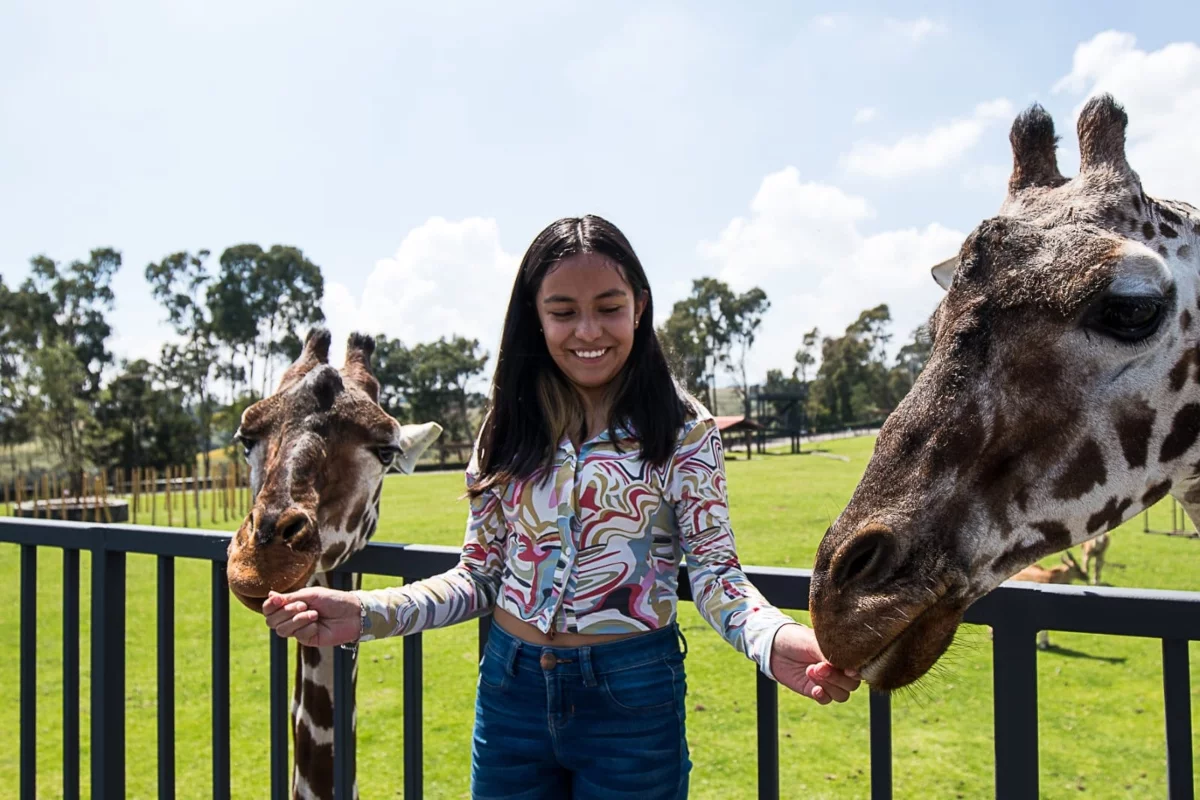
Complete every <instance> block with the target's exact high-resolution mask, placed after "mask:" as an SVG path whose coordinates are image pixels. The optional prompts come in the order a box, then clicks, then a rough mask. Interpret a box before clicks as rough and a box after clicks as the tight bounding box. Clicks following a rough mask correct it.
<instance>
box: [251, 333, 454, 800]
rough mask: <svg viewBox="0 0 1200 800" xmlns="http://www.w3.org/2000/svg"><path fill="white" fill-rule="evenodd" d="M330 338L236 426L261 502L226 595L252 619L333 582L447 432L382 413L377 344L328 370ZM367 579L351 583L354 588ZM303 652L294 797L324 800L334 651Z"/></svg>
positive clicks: (355, 339)
mask: <svg viewBox="0 0 1200 800" xmlns="http://www.w3.org/2000/svg"><path fill="white" fill-rule="evenodd" d="M329 340H330V337H329V332H328V331H326V330H324V329H316V330H313V331H312V332H310V333H309V335H308V338H307V339H306V341H305V343H304V352H302V353H301V354H300V357H299V358H298V359H297V360H296V361H295V363H293V364H292V365H291V366H290V367H289V368H288V369H287V371H286V372H285V373H284V375H283V378H282V379H281V380H280V382H279V387H278V388H277V389H276V390H275V393H274V394H273V395H271V396H270V397H267V398H264V399H263V400H260V401H259V402H257V403H255V404H254V405H252V406H250V407H249V408H247V409H246V411H245V413H243V414H242V421H241V426H240V427H239V428H238V432H237V439H238V440H239V441H240V442H241V444H242V446H243V448H244V449H245V453H246V460H247V461H248V462H249V464H250V484H251V490H252V492H253V494H254V503H253V507H252V508H251V509H250V514H249V516H247V517H246V520H245V521H244V522H243V523H242V526H241V528H239V529H238V532H237V533H236V534H235V535H234V537H233V540H232V541H231V542H230V545H229V567H228V576H229V588H230V589H231V590H232V592H233V594H234V595H235V596H236V597H237V598H238V599H239V600H241V601H242V602H243V603H244V604H245V605H246V606H248V607H249V608H251V609H253V610H254V611H259V612H261V611H262V604H263V601H264V600H265V599H266V597H267V592H268V590H274V591H277V592H290V591H294V590H296V589H299V588H301V587H303V586H328V585H329V583H328V580H327V576H326V573H327V572H328V571H330V570H332V569H334V568H335V567H337V566H338V565H339V564H341V563H343V562H344V561H346V559H348V558H349V557H350V556H351V555H352V554H353V553H355V552H357V551H359V550H361V549H362V548H363V547H364V546H366V544H367V542H368V541H369V540H370V538H371V536H372V535H373V534H374V533H375V526H376V524H377V523H378V521H379V500H380V497H381V495H382V493H383V478H384V475H386V474H387V472H388V471H389V470H390V469H392V468H398V469H400V470H401V471H402V472H411V471H412V469H413V466H414V465H415V464H416V461H417V459H418V458H419V457H420V455H421V453H422V452H424V451H425V449H426V448H428V447H429V445H430V444H432V443H433V441H434V440H435V439H436V438H437V437H438V435H439V434H440V433H441V431H442V429H441V426H439V425H437V424H436V423H432V422H429V423H425V424H423V425H401V424H400V423H398V422H396V420H394V419H392V417H390V416H389V415H388V414H387V413H385V412H384V410H383V409H382V408H380V406H379V381H378V380H376V378H375V376H374V375H373V374H372V372H371V364H370V361H371V354H372V352H373V351H374V349H375V342H374V340H373V339H371V338H370V337H368V336H361V335H359V334H353V335H351V336H350V340H349V343H348V344H347V348H346V361H345V364H344V366H343V367H342V369H341V370H340V371H339V370H337V369H335V368H334V367H332V366H330V365H329V363H328V360H329ZM359 579H360V576H358V575H354V576H352V580H353V584H354V586H355V588H358V585H359ZM297 646H298V653H297V658H296V685H295V687H294V691H293V695H292V724H293V751H294V758H295V766H294V767H293V770H292V797H293V798H297V799H299V798H305V799H306V800H308V799H313V800H328V798H332V797H333V711H332V709H333V650H332V648H328V647H322V648H317V647H305V646H303V645H297ZM357 676H358V665H357V662H356V663H355V666H354V670H353V679H354V680H355V681H356V680H357ZM351 697H353V692H352V693H351ZM351 719H352V725H353V723H354V722H356V721H357V720H356V718H355V717H354V716H353V715H352V717H351ZM352 730H353V729H352ZM357 796H358V789H357V786H356V787H355V797H357Z"/></svg>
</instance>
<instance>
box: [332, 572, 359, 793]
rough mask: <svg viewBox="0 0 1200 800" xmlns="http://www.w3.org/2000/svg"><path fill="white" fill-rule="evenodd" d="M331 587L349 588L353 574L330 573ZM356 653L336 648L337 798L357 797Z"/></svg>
mask: <svg viewBox="0 0 1200 800" xmlns="http://www.w3.org/2000/svg"><path fill="white" fill-rule="evenodd" d="M329 584H330V588H333V589H340V590H342V591H347V590H349V589H350V575H349V574H348V573H345V572H343V573H337V574H334V575H331V576H330V580H329ZM353 673H354V655H353V654H352V653H351V652H350V651H349V650H344V649H342V648H341V647H335V648H333V698H332V700H333V796H334V797H335V798H338V800H352V798H353V797H354V732H353V730H352V729H351V723H352V721H353V719H352V716H351V714H352V712H347V709H352V708H353V706H354V683H353V680H354V674H353Z"/></svg>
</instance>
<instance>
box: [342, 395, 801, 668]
mask: <svg viewBox="0 0 1200 800" xmlns="http://www.w3.org/2000/svg"><path fill="white" fill-rule="evenodd" d="M617 439H618V440H619V445H620V446H619V447H618V446H614V442H613V440H612V438H611V437H610V435H609V433H608V432H607V431H605V432H603V433H601V434H599V435H598V436H596V437H595V438H593V439H591V440H589V441H587V442H585V443H584V444H583V446H582V447H581V448H580V450H579V452H576V450H575V447H574V446H573V445H572V443H571V442H570V440H569V439H566V440H564V441H563V442H562V443H561V444H559V446H558V449H557V450H556V452H555V456H554V463H553V467H552V468H550V469H549V470H548V471H547V470H543V471H541V473H540V474H537V475H535V476H533V477H532V478H530V479H528V480H525V481H521V482H518V483H516V484H513V485H509V486H507V487H506V488H503V489H497V490H494V491H490V492H486V493H484V494H483V495H481V496H479V497H477V498H474V499H473V500H472V501H471V509H470V515H469V517H468V520H467V531H466V540H465V542H464V543H463V549H462V556H461V558H460V561H459V564H458V566H456V567H455V568H454V569H452V570H449V571H448V572H445V573H443V574H441V575H435V576H433V577H431V578H426V579H425V580H422V581H417V582H414V583H411V584H406V585H404V586H400V587H395V588H389V589H379V590H374V591H359V592H355V594H356V595H357V596H358V598H359V599H360V600H361V602H362V604H363V609H364V610H365V612H366V616H367V623H366V632H365V633H364V635H363V637H362V639H363V640H364V641H367V640H370V639H377V638H381V637H385V636H399V635H404V634H409V633H416V632H417V631H421V630H425V629H428V628H438V627H442V626H445V625H452V624H454V623H456V622H461V621H463V620H468V619H472V618H474V617H478V616H482V615H483V614H486V613H488V612H490V611H491V610H492V609H493V608H494V607H496V606H498V607H500V608H503V609H504V610H505V611H508V612H509V613H511V614H513V615H514V616H516V617H517V618H519V619H522V620H524V621H526V622H528V623H531V624H533V625H535V626H537V628H538V630H540V631H542V632H544V633H550V632H551V631H569V632H571V633H582V634H611V633H628V632H632V631H652V630H657V629H659V628H662V627H664V626H666V625H669V624H671V623H672V622H673V621H674V620H675V607H676V602H677V588H678V587H677V584H678V574H679V573H678V570H679V564H680V561H681V558H682V559H684V560H686V563H687V567H688V578H689V581H690V583H691V586H692V597H693V598H694V599H695V603H696V607H697V608H698V609H699V611H700V614H701V615H702V616H703V617H704V618H705V620H707V621H708V623H709V624H710V625H712V626H713V628H715V629H716V630H717V632H718V633H720V634H721V636H722V637H724V638H725V640H726V641H728V642H729V643H730V644H732V645H733V646H734V647H736V648H737V649H738V650H740V651H741V652H742V653H744V654H745V655H746V656H748V657H749V658H751V659H753V660H754V661H755V662H756V663H757V664H758V665H759V667H760V668H761V669H762V670H763V671H764V672H765V673H766V674H767V675H768V676H771V667H770V653H771V647H772V644H773V642H774V639H775V633H776V632H777V631H778V630H779V628H780V627H782V626H783V625H786V624H789V623H792V622H793V620H792V619H790V618H789V617H787V616H786V615H785V614H783V613H782V612H781V611H779V610H778V609H776V608H775V607H773V606H771V605H770V604H769V603H767V601H766V600H765V599H764V598H763V596H762V595H761V594H760V593H759V591H758V590H757V589H755V588H754V586H752V585H751V583H750V581H749V580H748V579H747V578H746V575H745V573H743V572H742V568H741V565H740V564H739V562H738V557H737V553H736V551H735V549H734V541H733V531H732V529H731V528H730V524H729V507H728V503H727V501H726V487H725V457H724V451H723V450H722V447H721V436H720V433H719V431H718V430H717V426H716V423H715V421H714V420H713V419H712V417H711V416H710V415H709V414H708V413H707V412H706V411H704V410H703V409H702V408H701V409H699V411H698V415H697V417H696V418H694V419H691V420H689V421H688V422H687V423H686V424H685V425H684V426H683V428H682V429H681V431H680V435H679V439H678V445H677V447H676V449H675V452H674V454H673V455H672V457H671V459H670V460H669V461H668V463H667V464H665V465H664V466H663V467H661V468H660V467H654V466H652V465H650V464H647V463H646V462H644V461H642V459H641V453H640V451H639V449H638V447H637V441H636V439H634V438H633V437H632V435H631V434H630V432H629V431H628V430H624V429H618V430H617ZM476 470H477V463H476V461H475V459H472V463H471V465H470V466H469V467H468V468H467V482H468V485H470V483H471V482H472V480H473V479H474V477H475V474H476ZM772 677H773V676H772Z"/></svg>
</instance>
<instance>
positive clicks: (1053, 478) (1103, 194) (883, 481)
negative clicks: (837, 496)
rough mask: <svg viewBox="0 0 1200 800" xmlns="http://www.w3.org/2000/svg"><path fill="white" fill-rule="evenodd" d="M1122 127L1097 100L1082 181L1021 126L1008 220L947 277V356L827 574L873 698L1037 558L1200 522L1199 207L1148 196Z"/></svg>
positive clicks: (926, 658) (824, 644) (838, 624)
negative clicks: (1158, 524)
mask: <svg viewBox="0 0 1200 800" xmlns="http://www.w3.org/2000/svg"><path fill="white" fill-rule="evenodd" d="M1125 128H1126V115H1125V112H1124V111H1123V110H1122V109H1121V107H1120V106H1118V105H1117V104H1116V103H1115V102H1114V101H1113V99H1112V98H1111V97H1108V96H1104V97H1098V98H1095V99H1093V100H1091V101H1089V102H1088V103H1087V104H1086V106H1085V107H1084V108H1083V110H1082V112H1081V113H1080V116H1079V121H1078V133H1079V145H1080V156H1081V164H1080V170H1079V173H1078V175H1077V176H1076V177H1074V178H1072V179H1070V180H1068V179H1066V178H1064V177H1063V176H1062V175H1061V174H1060V173H1059V171H1058V166H1057V163H1056V159H1055V145H1056V141H1057V139H1056V137H1055V134H1054V125H1053V122H1052V121H1051V119H1050V117H1049V115H1048V114H1046V112H1045V111H1043V110H1042V109H1041V108H1040V107H1037V106H1034V107H1033V108H1031V109H1029V110H1028V111H1026V112H1024V113H1023V114H1021V115H1020V116H1019V117H1018V118H1017V120H1016V122H1015V123H1014V125H1013V128H1012V133H1011V136H1010V139H1011V142H1012V146H1013V172H1012V176H1011V178H1010V179H1009V184H1008V196H1007V198H1006V199H1005V201H1004V204H1003V205H1002V206H1001V208H1000V213H999V215H998V216H996V217H993V218H992V219H989V220H986V221H984V222H983V223H982V224H980V225H979V227H978V228H976V229H975V231H974V232H972V233H971V235H970V236H969V237H968V238H967V240H966V243H965V244H964V245H963V246H962V249H961V250H960V251H959V253H958V255H957V256H956V257H955V258H952V259H950V260H949V261H947V262H944V263H942V264H939V265H938V266H936V267H934V269H933V272H934V278H935V279H936V280H937V281H938V283H939V284H941V285H942V287H943V288H944V289H946V290H947V291H946V295H945V297H944V298H943V299H942V301H941V303H940V304H939V305H938V308H937V310H936V311H935V312H934V314H933V317H932V319H931V321H930V324H931V328H932V335H933V351H932V355H931V357H930V359H929V362H928V364H927V366H926V367H925V370H924V372H923V373H922V374H921V376H920V378H919V379H918V380H917V382H916V384H915V385H914V386H913V389H912V391H911V392H910V393H909V395H908V396H907V397H906V398H905V399H904V401H903V402H902V403H901V404H900V406H899V407H898V408H897V409H896V410H895V411H894V412H893V413H892V414H891V416H889V417H888V420H887V422H886V424H885V425H884V426H883V429H882V430H881V431H880V434H879V440H878V442H877V444H876V447H875V452H874V454H873V456H872V458H871V461H870V463H869V464H868V466H867V469H866V472H865V473H864V475H863V477H862V480H861V481H860V483H859V485H858V487H857V489H856V490H855V492H854V495H853V497H852V498H851V500H850V503H849V505H848V506H847V507H846V508H845V510H844V511H843V512H842V514H841V515H840V516H839V517H838V519H837V520H836V521H835V522H834V524H833V525H832V526H831V527H830V529H829V530H828V531H827V532H826V534H825V537H824V539H823V540H822V542H821V545H820V548H819V549H818V552H817V559H816V564H815V566H814V571H813V579H812V587H811V596H810V604H811V605H810V608H811V610H812V618H813V627H814V629H815V631H816V633H817V637H818V641H819V642H820V645H821V648H822V650H823V651H824V653H825V655H826V656H827V657H828V658H829V659H830V660H831V661H832V662H833V663H834V664H835V665H837V666H839V667H842V668H854V669H858V670H859V671H860V672H861V673H862V675H863V676H864V678H865V679H866V680H867V681H868V682H869V683H870V684H871V685H872V686H873V687H874V688H876V689H879V690H889V689H894V688H898V687H900V686H904V685H905V684H908V683H911V682H912V681H914V680H916V679H917V678H919V677H921V676H922V675H923V674H924V673H925V672H926V671H927V670H928V669H929V668H930V667H931V666H932V665H933V664H934V662H936V661H937V659H938V658H939V657H940V656H941V654H942V653H943V652H944V651H945V649H946V648H947V647H948V646H949V644H950V642H951V641H952V639H953V637H954V632H955V629H956V628H957V626H958V623H959V622H960V620H961V619H962V614H963V611H964V610H965V609H966V608H967V606H968V605H970V604H971V603H972V602H973V601H975V600H976V599H977V598H979V597H981V596H982V595H984V594H986V593H987V592H989V591H990V590H991V589H993V588H995V587H996V586H997V585H998V584H1000V583H1001V582H1002V581H1003V580H1005V579H1006V578H1008V577H1009V576H1011V575H1013V574H1014V573H1016V572H1018V571H1019V570H1021V569H1022V568H1023V567H1025V566H1027V565H1029V564H1032V563H1033V562H1035V561H1037V560H1038V559H1040V558H1042V557H1044V556H1047V555H1049V554H1051V553H1054V552H1057V551H1060V550H1064V549H1066V548H1067V547H1068V546H1070V545H1072V544H1076V543H1080V542H1083V541H1085V540H1087V539H1091V538H1093V537H1095V536H1096V535H1097V534H1099V533H1101V532H1103V531H1107V530H1110V529H1111V528H1113V527H1115V526H1116V525H1118V524H1120V523H1121V522H1122V521H1124V520H1126V519H1128V518H1130V517H1131V516H1133V515H1134V514H1136V513H1137V512H1139V511H1141V510H1142V509H1143V508H1146V507H1148V506H1150V505H1152V504H1153V503H1155V502H1157V501H1158V500H1160V499H1162V498H1163V497H1164V496H1165V495H1166V494H1167V493H1168V492H1171V493H1174V494H1175V495H1176V496H1177V497H1179V498H1180V499H1181V500H1182V501H1183V503H1184V505H1185V507H1187V508H1188V509H1189V513H1191V514H1192V516H1193V519H1195V518H1196V516H1197V515H1196V513H1195V511H1196V510H1200V502H1198V501H1200V491H1198V492H1194V493H1189V492H1188V489H1189V487H1191V486H1192V485H1193V482H1194V479H1195V476H1196V474H1197V473H1198V472H1200V464H1198V463H1197V462H1198V461H1200V447H1198V446H1197V436H1198V435H1200V386H1197V385H1196V381H1200V347H1198V342H1200V313H1198V311H1197V266H1198V262H1197V255H1198V248H1197V245H1198V244H1200V235H1198V234H1200V215H1197V212H1196V209H1194V208H1193V207H1192V206H1189V205H1187V204H1184V203H1178V202H1170V201H1162V200H1154V199H1151V198H1150V197H1147V196H1146V194H1145V193H1144V192H1143V191H1142V186H1141V181H1140V179H1139V178H1138V176H1137V174H1136V173H1135V172H1134V171H1133V169H1132V168H1131V167H1130V166H1129V163H1128V162H1127V161H1126V157H1125Z"/></svg>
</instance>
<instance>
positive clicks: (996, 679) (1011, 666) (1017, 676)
mask: <svg viewBox="0 0 1200 800" xmlns="http://www.w3.org/2000/svg"><path fill="white" fill-rule="evenodd" d="M1018 614H1019V615H1020V618H1019V619H1015V620H1013V621H1005V622H1002V623H998V624H996V625H994V626H993V629H992V630H993V637H994V638H993V640H992V645H993V656H992V663H993V664H994V665H995V666H994V667H993V670H992V686H993V690H992V691H993V693H994V694H993V703H994V707H995V739H996V741H995V748H996V797H1037V796H1038V722H1037V647H1036V646H1035V639H1036V636H1037V631H1036V630H1033V628H1032V627H1031V626H1029V625H1027V624H1025V619H1024V614H1020V612H1018ZM1014 616H1017V615H1014Z"/></svg>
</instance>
